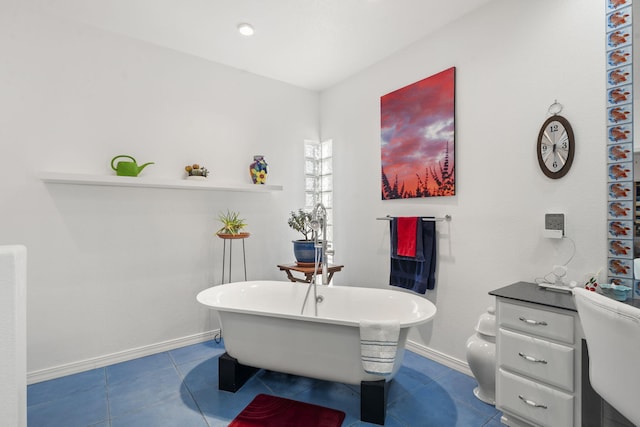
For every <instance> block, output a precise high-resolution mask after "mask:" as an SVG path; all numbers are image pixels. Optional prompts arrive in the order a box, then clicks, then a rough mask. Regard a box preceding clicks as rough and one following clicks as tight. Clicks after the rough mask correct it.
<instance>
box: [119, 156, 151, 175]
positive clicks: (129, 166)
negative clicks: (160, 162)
mask: <svg viewBox="0 0 640 427" xmlns="http://www.w3.org/2000/svg"><path fill="white" fill-rule="evenodd" d="M121 157H124V158H127V159H131V161H130V162H118V164H117V165H116V166H113V162H115V161H116V159H119V158H121ZM152 164H153V162H149V163H145V164H144V165H142V166H138V164H137V163H136V159H134V158H133V157H131V156H126V155H124V154H121V155H119V156H115V157H114V158H113V159H111V169H113V170H114V171H116V175H118V176H138V174H139V173H140V172H142V169H144V168H145V167H147V166H149V165H152Z"/></svg>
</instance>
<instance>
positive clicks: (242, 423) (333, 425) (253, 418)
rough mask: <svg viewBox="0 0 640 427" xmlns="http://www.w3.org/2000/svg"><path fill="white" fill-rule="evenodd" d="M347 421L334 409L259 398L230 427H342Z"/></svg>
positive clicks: (270, 397) (264, 397)
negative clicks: (343, 422) (344, 421)
mask: <svg viewBox="0 0 640 427" xmlns="http://www.w3.org/2000/svg"><path fill="white" fill-rule="evenodd" d="M344 417H345V413H344V412H342V411H337V410H335V409H330V408H325V407H323V406H318V405H312V404H311V403H304V402H298V401H295V400H291V399H284V398H282V397H276V396H269V395H267V394H259V395H257V396H256V397H255V398H254V399H253V400H252V401H251V403H249V405H247V407H246V408H244V409H243V410H242V412H240V414H238V416H237V417H235V418H234V420H233V421H231V424H229V427H340V426H341V425H342V421H343V420H344Z"/></svg>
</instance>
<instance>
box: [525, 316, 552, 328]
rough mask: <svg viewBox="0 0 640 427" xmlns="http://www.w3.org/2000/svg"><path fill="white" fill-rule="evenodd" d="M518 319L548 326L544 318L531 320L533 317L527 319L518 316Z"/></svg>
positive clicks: (530, 323) (527, 322) (531, 323)
mask: <svg viewBox="0 0 640 427" xmlns="http://www.w3.org/2000/svg"><path fill="white" fill-rule="evenodd" d="M518 319H520V320H521V321H523V322H524V323H526V324H529V325H534V326H547V322H545V321H544V320H531V319H527V318H525V317H522V316H520V317H518Z"/></svg>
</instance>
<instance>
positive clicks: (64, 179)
mask: <svg viewBox="0 0 640 427" xmlns="http://www.w3.org/2000/svg"><path fill="white" fill-rule="evenodd" d="M39 178H40V179H41V180H42V181H44V182H47V183H52V184H74V185H99V186H109V187H146V188H165V189H167V188H168V189H176V190H206V191H240V192H256V193H269V192H272V191H282V186H281V185H258V184H236V183H224V182H216V181H215V180H214V179H211V178H209V179H208V180H206V181H191V180H187V179H167V178H149V177H139V176H138V177H130V176H116V175H89V174H79V173H64V172H41V173H40V174H39Z"/></svg>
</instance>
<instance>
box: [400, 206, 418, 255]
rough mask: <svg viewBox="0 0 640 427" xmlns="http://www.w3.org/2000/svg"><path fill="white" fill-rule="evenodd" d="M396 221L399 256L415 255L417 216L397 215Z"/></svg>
mask: <svg viewBox="0 0 640 427" xmlns="http://www.w3.org/2000/svg"><path fill="white" fill-rule="evenodd" d="M397 221H398V222H397V224H398V235H397V239H398V242H397V253H398V255H399V256H407V257H415V256H416V238H417V232H416V230H417V227H418V221H419V218H418V217H417V216H407V217H399V218H397Z"/></svg>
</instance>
